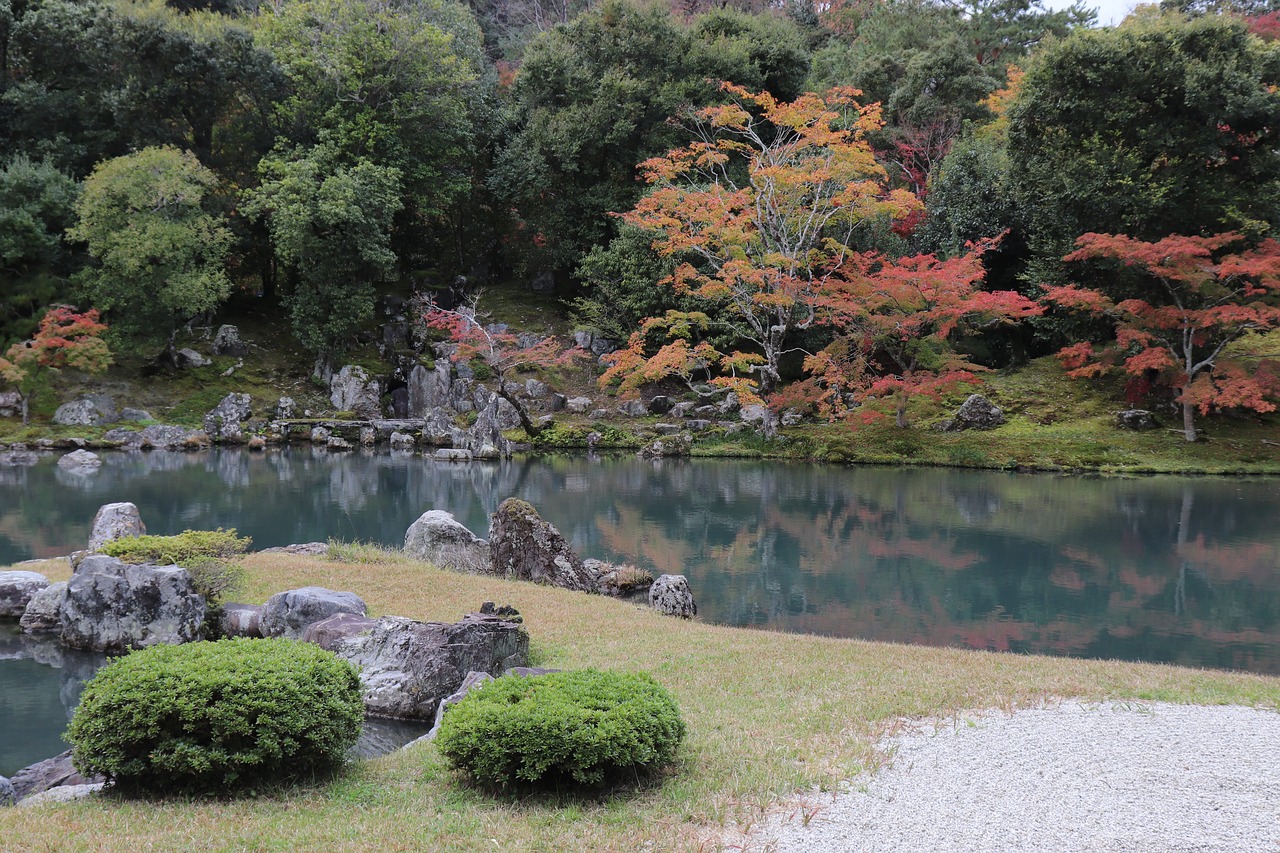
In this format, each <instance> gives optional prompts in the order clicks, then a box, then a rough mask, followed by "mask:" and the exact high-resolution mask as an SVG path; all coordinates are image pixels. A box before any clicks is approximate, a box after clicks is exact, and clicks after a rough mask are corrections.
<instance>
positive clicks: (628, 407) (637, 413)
mask: <svg viewBox="0 0 1280 853" xmlns="http://www.w3.org/2000/svg"><path fill="white" fill-rule="evenodd" d="M618 414H620V415H622V416H624V417H628V418H643V417H644V416H645V415H647V414H649V407H648V406H646V405H645V403H644V400H627V401H625V402H623V403H619V404H618Z"/></svg>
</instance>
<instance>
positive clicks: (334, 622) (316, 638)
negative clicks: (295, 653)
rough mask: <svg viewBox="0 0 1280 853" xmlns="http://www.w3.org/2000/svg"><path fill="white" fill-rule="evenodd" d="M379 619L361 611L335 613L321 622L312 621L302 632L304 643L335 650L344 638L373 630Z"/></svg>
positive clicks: (326, 649)
mask: <svg viewBox="0 0 1280 853" xmlns="http://www.w3.org/2000/svg"><path fill="white" fill-rule="evenodd" d="M377 622H378V620H377V619H370V618H369V617H368V616H362V615H360V614H359V613H335V614H333V615H332V616H327V617H325V618H324V619H321V620H320V621H319V622H312V623H311V624H310V625H308V626H307V628H306V630H305V631H303V632H302V641H303V642H304V643H314V644H315V645H317V646H319V647H320V648H322V649H324V650H325V651H330V652H331V651H333V650H334V649H336V648H338V646H339V645H341V643H342V641H343V640H346V639H348V638H350V637H356V636H358V635H360V634H363V633H366V632H367V631H372V630H373V627H374V625H376V624H377Z"/></svg>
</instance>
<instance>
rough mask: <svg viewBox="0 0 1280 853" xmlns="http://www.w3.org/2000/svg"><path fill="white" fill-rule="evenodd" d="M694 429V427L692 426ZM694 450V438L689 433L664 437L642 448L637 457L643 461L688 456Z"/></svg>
mask: <svg viewBox="0 0 1280 853" xmlns="http://www.w3.org/2000/svg"><path fill="white" fill-rule="evenodd" d="M690 428H691V429H692V428H693V425H692V424H691V425H690ZM692 449H693V436H692V435H690V434H689V433H687V432H680V433H676V434H674V435H664V436H663V437H662V438H656V439H654V440H653V441H651V442H649V443H648V444H646V445H645V446H644V447H642V448H640V450H639V451H638V452H637V454H636V455H637V456H639V457H641V458H642V459H659V458H662V457H664V456H688V455H689V452H690V451H691V450H692Z"/></svg>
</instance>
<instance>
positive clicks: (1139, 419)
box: [1116, 409, 1160, 431]
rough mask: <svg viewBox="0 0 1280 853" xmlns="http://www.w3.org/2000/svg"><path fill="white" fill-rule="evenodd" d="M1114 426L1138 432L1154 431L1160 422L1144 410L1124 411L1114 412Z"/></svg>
mask: <svg viewBox="0 0 1280 853" xmlns="http://www.w3.org/2000/svg"><path fill="white" fill-rule="evenodd" d="M1116 426H1118V427H1120V428H1121V429H1131V430H1136V431H1140V430H1148V429H1156V428H1158V427H1159V426H1160V422H1159V421H1157V420H1156V416H1155V415H1154V414H1152V413H1151V412H1148V411H1147V410H1146V409H1125V410H1124V411H1122V412H1116Z"/></svg>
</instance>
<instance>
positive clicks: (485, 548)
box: [404, 509, 489, 574]
mask: <svg viewBox="0 0 1280 853" xmlns="http://www.w3.org/2000/svg"><path fill="white" fill-rule="evenodd" d="M404 550H405V551H406V552H407V553H408V554H409V555H410V556H411V557H414V558H415V559H418V560H423V561H425V562H428V563H434V564H435V565H437V566H439V567H440V568H442V569H452V570H454V571H459V572H467V573H471V574H475V573H482V572H485V571H486V570H487V569H488V567H489V543H488V542H485V541H484V540H483V539H481V538H480V537H478V536H476V535H475V534H474V533H472V532H471V531H470V530H469V529H468V528H467V526H466V525H464V524H462V523H461V522H459V521H458V520H457V519H455V518H454V517H453V514H452V513H449V512H445V511H444V510H441V509H433V510H428V511H427V512H424V513H423V514H422V515H420V516H418V520H417V521H415V522H414V523H413V524H411V525H409V529H408V530H407V531H405V534H404Z"/></svg>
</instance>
